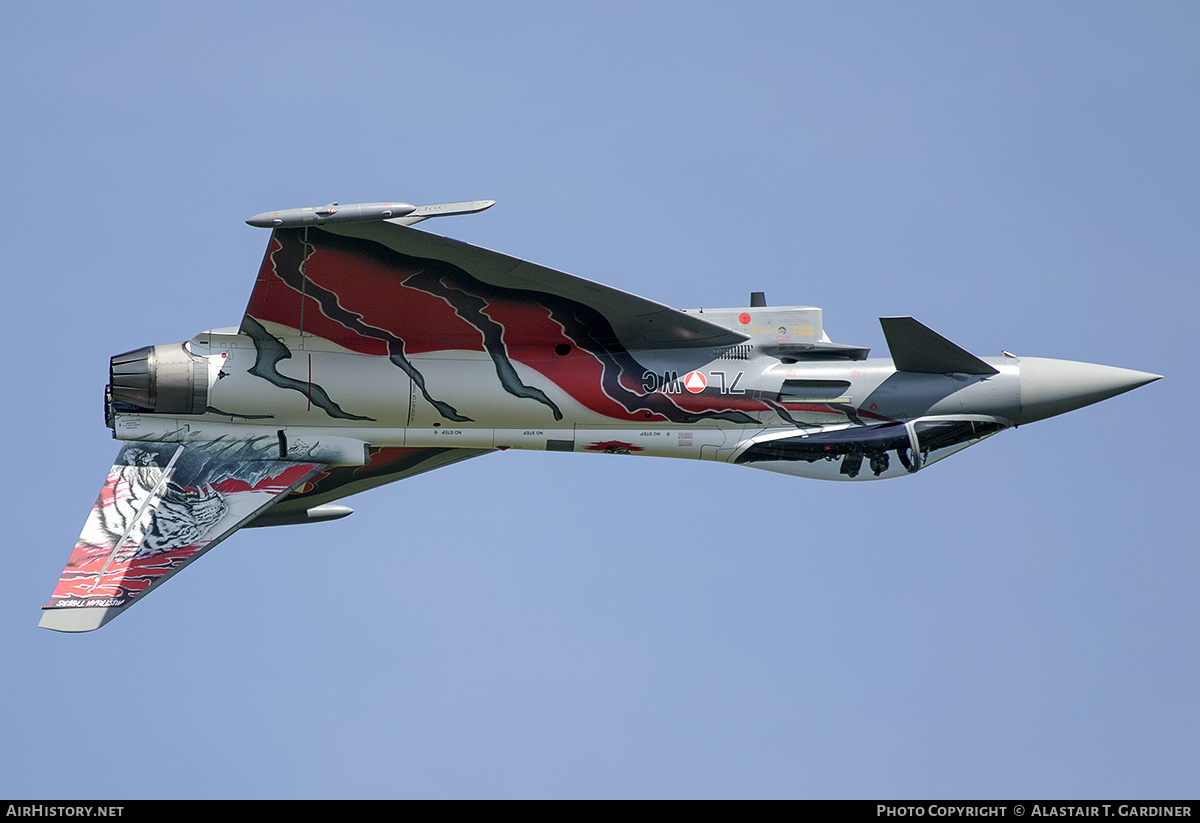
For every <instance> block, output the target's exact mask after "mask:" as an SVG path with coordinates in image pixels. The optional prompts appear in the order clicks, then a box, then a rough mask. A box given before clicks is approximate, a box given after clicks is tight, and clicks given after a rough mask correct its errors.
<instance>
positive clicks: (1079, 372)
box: [1020, 357, 1162, 424]
mask: <svg viewBox="0 0 1200 823" xmlns="http://www.w3.org/2000/svg"><path fill="white" fill-rule="evenodd" d="M1161 377H1162V375H1161V374H1150V373H1149V372H1144V371H1134V370H1132V369H1118V368H1115V367H1113V366H1099V365H1096V364H1095V363H1077V362H1075V361H1072V360H1050V359H1048V358H1045V357H1022V358H1021V414H1020V423H1022V424H1024V423H1032V422H1034V421H1035V420H1045V419H1046V418H1047V417H1054V416H1055V415H1056V414H1064V413H1065V412H1069V411H1073V410H1075V409H1081V408H1083V407H1084V406H1090V405H1091V404H1093V403H1099V402H1100V401H1101V400H1107V399H1108V398H1110V397H1116V396H1117V395H1118V394H1124V393H1125V392H1127V391H1130V390H1132V389H1136V388H1137V387H1138V386H1144V385H1146V384H1147V383H1152V382H1154V381H1155V380H1158V379H1160V378H1161Z"/></svg>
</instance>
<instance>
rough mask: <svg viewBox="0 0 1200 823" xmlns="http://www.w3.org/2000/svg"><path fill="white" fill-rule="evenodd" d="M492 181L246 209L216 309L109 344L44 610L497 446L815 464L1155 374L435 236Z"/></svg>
mask: <svg viewBox="0 0 1200 823" xmlns="http://www.w3.org/2000/svg"><path fill="white" fill-rule="evenodd" d="M491 205H492V201H472V202H464V203H442V204H434V205H426V206H413V205H409V204H405V203H370V204H358V205H350V206H339V205H338V204H337V203H331V204H329V205H328V206H324V207H318V208H307V209H289V210H283V211H278V212H264V213H263V214H259V215H255V216H254V217H252V218H250V219H249V220H247V221H246V222H247V223H249V224H251V225H254V226H262V227H265V228H270V229H271V237H270V240H269V241H268V243H267V251H266V255H265V257H264V258H263V261H262V265H261V267H260V268H259V271H258V277H257V279H256V281H255V283H254V288H253V290H252V291H251V294H250V302H249V305H248V306H247V307H246V311H245V314H244V315H243V317H242V320H241V323H240V324H239V325H238V326H236V327H230V328H218V329H210V330H208V331H204V332H200V333H199V334H197V335H196V336H195V337H193V338H191V339H190V340H188V341H186V342H180V343H167V344H160V345H155V346H148V347H146V348H142V349H137V350H136V351H131V352H126V353H124V354H119V355H116V356H115V357H113V358H112V360H111V366H110V371H109V382H108V386H107V387H106V390H105V392H106V393H105V403H104V405H105V411H106V416H105V423H106V424H107V426H108V428H110V429H111V430H112V433H113V436H114V438H115V439H117V440H119V441H121V444H122V445H121V449H120V451H119V453H118V454H117V458H116V461H115V463H114V465H113V467H112V469H111V471H110V472H109V474H108V478H107V480H106V482H105V483H104V485H103V487H102V488H101V490H100V496H99V498H98V499H97V500H96V503H95V505H94V506H93V507H92V511H91V513H90V514H89V515H88V518H87V521H86V522H85V524H84V527H83V532H82V534H81V535H80V537H79V541H78V542H77V543H76V545H75V548H74V550H73V551H72V552H71V555H70V558H69V560H68V561H67V565H66V568H65V569H64V570H63V573H62V576H61V578H60V579H59V581H58V584H57V586H56V587H55V589H54V593H53V595H52V596H51V597H50V600H49V602H48V603H47V604H46V605H45V606H43V607H42V608H43V612H42V619H41V623H40V625H41V626H43V627H45V628H48V629H54V630H56V631H64V632H82V631H90V630H93V629H97V628H99V627H100V626H103V625H104V624H105V623H107V622H108V621H110V620H112V619H113V618H114V617H116V616H117V615H119V614H122V613H123V612H124V611H125V610H126V609H127V608H129V606H131V605H132V604H134V603H136V602H138V601H140V600H141V599H142V598H144V597H145V596H146V594H147V593H148V592H150V591H152V590H154V589H155V588H157V587H158V586H160V585H162V583H164V582H165V581H166V580H167V579H168V578H169V577H171V576H172V575H173V574H175V573H176V572H178V571H179V570H181V569H182V568H184V567H185V566H187V565H188V564H189V563H191V562H193V561H194V560H196V559H197V558H199V557H200V556H201V555H203V554H204V553H205V552H207V551H208V550H209V549H211V548H213V547H214V546H216V545H217V544H218V543H220V542H221V541H222V540H224V539H225V538H226V537H228V536H229V535H231V534H233V533H234V532H235V531H236V530H237V529H239V528H241V527H243V526H279V525H287V524H300V523H312V522H317V521H322V520H332V519H336V518H340V517H344V516H346V515H348V514H350V513H351V509H349V508H348V507H346V506H344V505H341V504H339V503H337V502H335V501H340V500H341V499H342V498H344V497H348V496H350V495H353V494H356V493H357V492H361V491H364V490H366V489H370V488H374V487H376V486H380V485H383V484H386V483H392V482H395V481H397V480H402V479H404V478H408V477H412V476H414V475H418V474H421V473H423V472H427V471H431V470H433V469H437V468H440V467H442V466H447V465H450V464H451V463H457V462H459V461H461V460H466V459H469V458H473V457H479V456H481V455H485V454H490V453H492V452H495V451H503V450H505V449H530V450H534V451H559V452H579V453H589V452H592V453H608V454H629V455H644V456H653V457H678V458H690V459H693V460H715V461H719V462H724V463H732V464H735V465H743V466H749V467H751V468H757V469H767V470H769V471H773V472H780V473H782V474H789V475H795V476H798V477H807V478H817V479H824V480H843V481H852V480H874V479H886V478H894V477H903V476H905V475H909V474H915V473H916V472H919V471H925V470H926V469H928V468H929V467H930V466H931V465H933V464H934V463H936V462H937V461H939V460H942V459H943V458H945V457H947V456H949V455H951V454H954V453H955V452H958V451H961V450H962V449H965V448H966V447H968V446H970V445H973V444H975V443H978V442H980V441H981V440H983V439H985V438H987V437H991V436H992V435H994V434H996V433H997V432H1000V431H1002V430H1004V429H1007V428H1011V427H1015V426H1019V425H1023V424H1026V423H1032V422H1034V421H1037V420H1042V419H1044V418H1047V417H1052V416H1054V415H1058V414H1063V413H1064V412H1068V411H1071V410H1072V409H1078V408H1080V407H1082V406H1087V405H1089V404H1092V403H1096V402H1098V401H1100V400H1104V399H1106V398H1109V397H1113V396H1114V395H1118V394H1121V393H1122V392H1126V391H1129V390H1131V389H1134V388H1136V387H1138V386H1141V385H1144V384H1146V383H1149V382H1151V381H1153V380H1157V379H1159V375H1155V374H1148V373H1146V372H1140V371H1131V370H1128V369H1119V368H1113V367H1109V366H1100V365H1094V364H1090V363H1076V362H1070V361H1065V360H1050V359H1043V358H1036V357H1015V356H1013V355H1011V354H1008V353H1007V352H1005V353H1003V354H1002V355H1001V356H999V357H977V356H975V355H973V354H971V353H970V352H968V351H966V350H964V349H962V348H960V347H959V346H957V345H955V344H954V343H952V342H950V341H949V340H947V339H946V338H944V337H942V336H941V335H939V334H937V333H936V332H934V331H932V330H930V329H929V328H927V327H925V326H924V325H922V324H921V323H919V322H917V321H916V320H915V319H913V318H911V317H885V318H882V319H881V321H880V322H881V324H882V326H883V333H884V337H885V339H886V340H887V346H888V349H889V353H890V355H891V356H890V357H883V358H871V357H868V355H869V350H868V349H866V348H862V347H859V346H852V345H844V344H839V343H834V342H832V341H831V340H830V338H829V336H828V335H827V334H826V333H825V329H824V325H823V322H822V313H821V309H819V308H814V307H811V306H787V307H782V306H768V305H767V304H766V300H765V298H764V296H763V295H762V294H761V293H754V294H752V295H751V299H750V305H749V306H747V307H741V308H726V309H703V310H701V309H695V310H678V309H674V308H670V307H668V306H665V305H663V304H661V303H656V302H654V301H652V300H648V299H646V298H644V297H638V296H636V295H633V294H628V293H626V292H623V291H619V290H617V289H614V288H610V287H608V286H603V285H600V284H598V283H594V282H590V281H588V280H584V279H581V278H579V277H575V276H572V275H570V274H565V273H563V272H560V271H555V270H553V269H549V268H546V267H545V266H540V265H537V264H535V263H531V262H528V261H525V260H520V259H518V258H515V257H509V256H508V255H505V254H500V253H497V252H494V251H488V250H487V249H482V248H479V247H477V246H472V245H468V244H466V243H462V242H459V241H456V240H450V239H447V238H445V237H441V236H438V235H435V234H431V233H428V232H425V231H422V230H419V229H415V228H412V226H413V225H414V224H416V223H418V222H420V221H422V220H426V219H428V218H430V217H438V216H448V215H456V214H468V213H473V212H479V211H483V210H484V209H486V208H488V207H490V206H491Z"/></svg>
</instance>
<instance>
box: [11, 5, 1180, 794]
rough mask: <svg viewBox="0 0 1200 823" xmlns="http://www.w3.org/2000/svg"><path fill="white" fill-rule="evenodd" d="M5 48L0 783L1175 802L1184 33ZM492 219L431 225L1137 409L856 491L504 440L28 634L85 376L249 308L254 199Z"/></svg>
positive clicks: (699, 33) (88, 453)
mask: <svg viewBox="0 0 1200 823" xmlns="http://www.w3.org/2000/svg"><path fill="white" fill-rule="evenodd" d="M5 17H6V22H5V26H4V27H3V29H2V30H0V69H2V70H3V73H4V76H5V77H6V78H7V83H6V84H5V88H4V91H3V93H2V94H3V96H2V99H3V108H4V112H5V117H4V119H5V123H6V126H5V128H4V129H3V130H2V131H0V146H2V148H3V156H4V158H5V160H4V162H3V163H2V164H0V181H2V183H3V191H4V193H5V196H6V198H7V206H8V209H7V211H6V212H5V221H4V222H3V224H0V225H2V228H0V232H3V236H4V237H5V240H6V243H5V246H6V251H7V253H6V255H5V260H4V270H5V273H6V277H5V284H6V288H7V289H8V292H9V295H10V297H9V302H8V305H9V306H10V311H11V312H12V314H11V316H10V320H9V322H8V323H6V324H5V327H4V332H3V334H4V340H5V344H6V346H5V347H6V349H7V351H8V352H9V357H8V363H9V369H8V389H7V391H6V392H5V394H4V397H5V399H6V402H5V403H4V404H3V410H2V412H0V414H3V419H4V429H5V430H6V431H7V432H9V438H8V441H7V443H8V454H9V461H8V463H9V474H8V479H7V480H6V481H5V483H4V489H5V497H6V499H7V500H8V501H9V503H8V506H7V513H8V516H9V519H10V523H11V524H12V525H13V526H14V529H13V533H11V534H10V539H9V540H8V541H7V542H8V549H7V556H8V558H9V561H8V563H9V565H8V569H9V572H8V574H7V575H6V583H7V587H8V589H9V591H10V594H11V595H12V596H11V597H8V598H5V599H4V600H3V601H2V602H0V642H2V643H3V648H4V650H5V659H6V666H5V671H4V675H3V678H2V679H0V704H2V705H3V706H4V707H5V708H4V709H3V711H2V712H0V796H6V797H17V796H20V797H41V798H62V799H67V798H84V797H87V798H142V797H189V798H193V797H194V798H209V797H214V798H241V797H265V798H270V797H776V796H779V797H890V798H904V797H947V798H960V797H1000V798H1003V797H1025V798H1034V797H1037V798H1041V797H1047V798H1053V797H1108V798H1112V797H1118V798H1119V797H1131V798H1132V797H1195V796H1196V793H1197V779H1196V775H1197V774H1198V773H1200V742H1198V741H1200V734H1198V733H1197V732H1198V731H1200V702H1198V701H1197V700H1196V695H1197V694H1198V693H1200V662H1198V661H1200V653H1198V652H1200V648H1198V644H1200V641H1198V639H1197V638H1198V637H1200V633H1198V632H1197V613H1196V607H1195V581H1196V580H1197V577H1198V573H1200V568H1198V567H1200V562H1198V560H1197V539H1196V536H1195V529H1194V527H1193V526H1192V525H1190V524H1191V523H1192V522H1193V521H1194V512H1193V511H1192V509H1191V507H1192V506H1193V505H1194V498H1195V490H1196V485H1195V479H1194V477H1195V475H1194V468H1195V466H1196V465H1197V458H1198V456H1200V455H1198V454H1197V444H1196V439H1195V438H1194V437H1193V436H1192V435H1191V434H1190V428H1189V424H1187V422H1186V421H1179V420H1177V419H1176V418H1173V417H1171V415H1169V414H1167V411H1168V410H1170V409H1175V410H1177V411H1181V410H1186V409H1187V408H1189V407H1192V406H1194V404H1195V402H1196V400H1197V391H1196V388H1195V383H1194V381H1193V377H1194V375H1195V372H1196V369H1195V360H1194V357H1195V349H1196V346H1195V342H1194V339H1193V338H1194V334H1193V327H1194V311H1195V308H1194V307H1195V305H1196V302H1197V301H1196V297H1197V296H1198V290H1197V285H1196V283H1197V275H1198V274H1200V245H1198V244H1197V241H1196V231H1197V225H1198V223H1197V218H1198V217H1200V207H1198V199H1197V191H1200V152H1198V151H1197V146H1200V50H1198V49H1197V48H1196V44H1197V42H1200V40H1198V37H1200V10H1198V9H1197V7H1196V6H1195V4H1191V3H1185V2H1156V3H1138V4H1134V3H1104V2H1088V3H1083V2H1065V3H1064V2H1059V3H1006V4H993V5H987V4H956V3H910V4H893V3H852V4H826V3H794V2H793V3H778V4H775V3H751V4H745V5H743V6H739V7H736V8H735V7H734V6H732V5H730V4H725V3H710V4H704V3H657V4H645V3H605V4H602V5H596V4H589V5H586V6H585V5H583V4H574V5H573V4H560V3H521V2H517V3H508V4H483V3H454V4H396V3H346V4H339V5H337V6H336V7H335V6H334V5H330V4H328V3H293V4H289V5H287V6H286V7H283V6H279V5H278V4H273V5H268V4H239V5H237V6H234V5H233V4H229V5H224V6H223V5H221V4H216V5H214V4H209V5H206V6H203V7H200V6H196V7H194V8H191V9H179V8H175V7H173V6H170V5H166V6H164V5H162V4H150V3H146V4H133V3H120V2H117V3H106V4H102V5H84V4H78V5H71V6H69V7H62V6H53V5H36V4H24V5H18V6H13V7H11V8H9V9H7V10H6V15H5ZM482 198H491V199H495V200H497V201H498V205H497V206H495V207H494V208H493V209H492V210H490V211H489V212H486V213H485V214H482V215H476V216H471V217H463V218H454V219H449V220H442V221H436V222H430V223H426V224H424V226H425V227H428V228H429V229H430V230H432V231H436V232H439V233H444V234H447V235H450V236H453V237H456V238H459V239H462V240H465V241H468V242H473V243H477V244H480V245H484V246H488V247H490V248H495V249H498V250H501V251H504V252H507V253H510V254H514V255H517V256H520V257H525V258H527V259H531V260H535V261H537V262H540V263H543V264H546V265H550V266H554V267H556V268H560V269H563V270H566V271H570V272H572V273H575V274H579V275H581V276H584V277H588V278H591V279H595V280H598V281H601V282H604V283H607V284H610V285H613V286H616V287H618V288H622V289H625V290H627V291H631V292H635V293H638V294H642V295H645V296H647V297H650V298H652V299H655V300H659V301H661V302H664V303H668V304H671V305H675V306H679V307H696V306H736V305H744V304H745V302H746V300H747V296H748V294H749V292H750V291H765V292H766V293H767V297H768V298H769V300H770V301H771V302H772V303H773V304H779V305H786V304H807V305H816V306H821V307H823V308H824V310H825V328H826V330H827V331H828V333H829V334H830V336H831V337H832V338H833V339H834V340H835V341H837V342H842V343H851V344H856V345H864V346H871V347H872V348H873V349H874V351H875V353H876V354H881V355H882V354H884V353H885V352H886V347H885V345H884V341H883V336H882V333H881V331H880V329H879V325H878V321H877V319H876V318H878V317H880V316H884V315H904V314H912V315H914V316H916V317H917V318H918V319H920V320H921V321H922V322H924V323H926V324H927V325H929V326H931V327H932V328H934V329H936V330H937V331H939V332H940V333H942V334H943V335H945V336H946V337H948V338H950V339H952V340H954V341H955V342H957V343H959V344H960V345H962V346H964V347H966V348H968V349H970V350H971V351H973V352H976V353H978V354H984V355H993V354H998V353H999V352H1000V350H1001V349H1007V350H1009V351H1012V352H1015V353H1017V354H1019V355H1021V354H1025V355H1037V356H1048V357H1061V358H1067V359H1079V360H1088V361H1092V362H1098V363H1104V364H1109V365H1115V366H1122V367H1127V368H1134V369H1140V370H1144V371H1151V372H1155V373H1161V374H1164V375H1166V379H1165V380H1163V381H1160V382H1158V383H1155V384H1153V385H1151V386H1148V387H1145V388H1142V389H1139V390H1137V391H1136V392H1133V393H1131V394H1128V395H1125V396H1122V397H1119V398H1116V399H1114V400H1110V401H1107V402H1105V403H1102V404H1099V405H1097V406H1094V407H1090V408H1087V409H1084V410H1080V411H1077V412H1074V413H1071V414H1069V415H1067V416H1064V417H1060V418H1055V419H1052V420H1048V421H1044V422H1041V423H1038V424H1036V425H1033V426H1030V427H1022V428H1021V429H1020V430H1019V431H1010V432H1005V433H1003V434H1001V435H999V436H997V437H995V438H993V439H991V440H989V441H987V442H986V443H984V444H982V445H980V446H978V447H976V448H973V449H970V450H968V451H966V452H964V453H963V454H961V455H958V456H956V457H954V458H952V459H950V460H947V461H945V462H943V463H940V464H938V465H937V467H936V468H933V469H931V470H930V471H928V472H922V473H920V474H919V475H916V476H913V477H911V478H904V479H901V480H896V481H893V482H887V483H874V484H871V483H867V484H846V485H843V484H823V483H818V482H813V481H805V480H800V479H793V478H788V477H784V476H779V475H773V474H770V473H767V472H758V471H754V470H751V469H747V468H743V467H733V466H725V465H711V464H697V463H692V462H672V461H655V460H652V459H637V458H630V457H618V456H610V455H601V456H594V457H588V456H582V455H563V454H522V453H516V452H511V451H510V452H505V453H503V454H497V455H490V456H487V457H484V458H480V459H477V460H472V461H468V462H466V463H463V464H460V465H457V466H453V467H450V468H448V469H444V470H441V471H438V472H435V473H432V474H429V475H426V476H422V477H419V478H415V479H413V480H409V481H405V482H403V483H401V484H398V485H394V486H391V487H385V488H383V489H379V490H375V491H373V492H369V493H367V494H365V495H362V496H361V497H359V498H356V499H354V500H351V501H349V502H350V503H351V505H353V506H354V507H355V508H356V513H355V515H354V516H352V517H351V518H349V519H347V520H343V521H339V522H337V523H331V524H322V525H317V526H311V527H290V528H282V529H269V530H253V531H247V532H244V533H241V534H238V535H236V536H235V537H234V538H232V539H230V540H229V541H227V542H226V543H224V544H223V545H222V546H220V547H218V548H217V549H215V550H214V551H213V552H211V553H210V554H208V555H206V556H205V557H204V558H203V559H202V560H200V561H199V562H197V563H196V564H195V565H194V566H192V567H191V568H189V569H188V570H187V572H186V573H184V574H181V575H180V576H178V577H177V578H175V579H173V580H172V581H170V582H169V583H168V584H167V585H166V586H164V587H163V589H162V590H161V591H160V592H159V593H156V594H154V595H153V596H152V597H149V598H147V600H146V601H145V602H144V603H141V604H139V605H138V607H137V608H136V609H135V610H133V611H131V612H130V613H129V614H128V615H124V616H123V617H121V618H120V619H119V620H117V621H115V622H114V623H112V624H111V625H109V626H107V627H106V628H104V629H102V630H101V631H99V632H95V633H92V634H88V635H81V636H67V635H59V634H55V633H51V632H47V631H44V630H41V629H38V628H36V623H37V620H38V617H39V611H38V607H39V606H40V605H41V604H42V603H43V602H45V600H46V598H47V597H48V596H49V594H50V591H51V589H52V587H53V585H54V581H55V580H56V579H57V575H58V573H59V571H60V570H61V568H62V565H63V562H64V561H65V560H66V558H67V555H68V553H69V552H70V549H71V546H72V545H73V544H74V541H75V538H76V536H77V534H78V532H79V529H80V527H81V526H82V524H83V520H84V517H85V516H86V512H87V509H88V507H89V506H90V505H91V503H92V501H93V500H94V499H95V495H96V492H97V490H98V488H99V485H100V483H101V481H102V480H103V478H104V476H105V474H106V472H107V470H108V467H109V465H111V461H112V458H113V457H114V456H115V454H116V451H117V444H116V443H115V442H113V441H112V440H111V439H110V438H109V432H108V430H107V429H105V428H104V426H103V421H102V416H101V399H102V391H103V385H104V382H105V379H106V368H107V360H108V358H109V356H110V355H112V354H114V353H117V352H122V351H126V350H129V349H133V348H137V347H139V346H143V345H148V344H153V343H162V342H169V341H174V340H181V339H186V338H188V337H190V336H191V335H193V334H194V333H195V332H197V331H200V330H202V329H206V328H212V327H217V326H225V325H234V324H236V323H237V322H238V320H239V319H240V317H241V313H242V311H243V309H244V307H245V304H246V300H247V298H248V296H249V292H250V286H251V280H252V277H253V275H254V272H255V271H256V268H257V266H258V263H259V261H260V259H261V255H262V250H263V248H264V245H265V243H266V239H267V233H266V232H265V231H262V230H257V229H251V228H249V227H247V226H246V225H244V223H243V222H242V221H243V220H244V219H245V218H246V217H248V216H250V215H252V214H255V213H258V212H262V211H265V210H269V209H277V208H289V207H297V206H306V205H316V204H321V203H325V202H329V201H331V200H339V201H341V202H358V201H378V200H392V199H401V200H406V201H408V202H414V203H425V202H440V201H447V200H465V199H482ZM18 352H19V353H21V355H22V356H19V357H18V356H15V355H16V353H18ZM381 578H384V579H387V580H389V581H399V586H394V585H393V586H389V587H387V589H386V590H377V581H378V580H379V579H381ZM397 590H400V591H401V592H403V594H402V596H397V595H396V594H395V591H397ZM384 591H386V594H385V593H384Z"/></svg>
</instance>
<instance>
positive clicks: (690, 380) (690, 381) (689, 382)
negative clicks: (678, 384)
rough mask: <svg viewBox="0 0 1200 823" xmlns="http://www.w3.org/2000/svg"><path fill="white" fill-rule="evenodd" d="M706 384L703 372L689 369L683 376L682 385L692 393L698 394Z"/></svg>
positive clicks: (706, 379) (706, 380)
mask: <svg viewBox="0 0 1200 823" xmlns="http://www.w3.org/2000/svg"><path fill="white" fill-rule="evenodd" d="M707 386H708V378H706V377H705V376H704V373H703V372H698V371H690V372H688V373H687V374H685V375H684V377H683V387H684V388H685V389H687V390H688V391H690V392H691V393H692V394H699V393H700V392H702V391H704V389H705V388H706V387H707Z"/></svg>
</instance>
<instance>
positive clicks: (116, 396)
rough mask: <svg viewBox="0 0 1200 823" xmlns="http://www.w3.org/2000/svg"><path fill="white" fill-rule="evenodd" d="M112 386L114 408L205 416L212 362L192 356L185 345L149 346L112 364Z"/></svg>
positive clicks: (110, 369) (110, 388) (114, 359)
mask: <svg viewBox="0 0 1200 823" xmlns="http://www.w3.org/2000/svg"><path fill="white" fill-rule="evenodd" d="M108 385H109V396H110V398H111V400H112V403H113V404H114V406H118V404H119V406H121V407H129V406H132V407H134V408H133V409H132V410H138V411H148V412H154V413H156V414H203V413H204V410H205V409H206V408H207V406H208V361H207V360H205V359H204V358H203V357H194V356H193V355H191V354H189V353H188V351H187V349H185V348H184V345H183V343H166V344H163V345H159V346H145V347H143V348H140V349H135V350H133V351H130V352H125V353H124V354H118V355H116V356H115V357H113V358H112V359H111V360H109V369H108ZM119 410H130V409H126V408H120V409H119Z"/></svg>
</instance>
